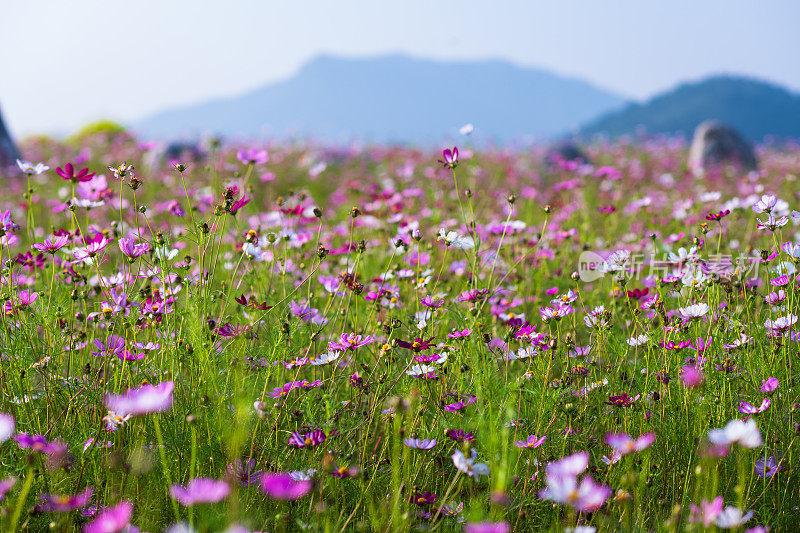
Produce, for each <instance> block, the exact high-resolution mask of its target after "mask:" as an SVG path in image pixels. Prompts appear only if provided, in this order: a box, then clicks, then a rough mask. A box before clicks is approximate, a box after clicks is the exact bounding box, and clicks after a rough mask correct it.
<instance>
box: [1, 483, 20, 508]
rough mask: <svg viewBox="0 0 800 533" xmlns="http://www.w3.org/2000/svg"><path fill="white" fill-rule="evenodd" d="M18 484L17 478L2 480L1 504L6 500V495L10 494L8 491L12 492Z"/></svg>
mask: <svg viewBox="0 0 800 533" xmlns="http://www.w3.org/2000/svg"><path fill="white" fill-rule="evenodd" d="M16 482H17V478H15V477H9V478H6V479H0V502H2V501H3V500H5V499H6V494H8V491H10V490H11V488H12V487H13V486H14V484H15V483H16Z"/></svg>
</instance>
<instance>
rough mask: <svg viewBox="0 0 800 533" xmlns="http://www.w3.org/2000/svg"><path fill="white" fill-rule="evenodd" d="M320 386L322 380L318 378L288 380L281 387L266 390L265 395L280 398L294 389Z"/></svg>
mask: <svg viewBox="0 0 800 533" xmlns="http://www.w3.org/2000/svg"><path fill="white" fill-rule="evenodd" d="M321 386H322V380H319V379H318V380H316V381H308V380H307V379H305V380H303V381H290V382H288V383H285V384H284V385H283V386H282V387H275V388H274V389H272V391H271V392H268V393H267V395H269V396H270V397H272V398H281V397H282V396H286V395H287V394H289V393H290V392H291V391H293V390H294V389H309V388H314V387H321Z"/></svg>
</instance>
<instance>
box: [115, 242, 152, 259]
mask: <svg viewBox="0 0 800 533" xmlns="http://www.w3.org/2000/svg"><path fill="white" fill-rule="evenodd" d="M117 245H118V246H119V249H120V251H121V252H122V253H123V255H125V257H128V258H129V259H136V258H137V257H141V256H142V255H144V254H146V253H147V252H149V251H150V245H149V244H148V243H146V242H143V243H139V244H137V243H136V241H135V240H134V239H132V238H130V237H122V238H121V239H120V240H119V241H117Z"/></svg>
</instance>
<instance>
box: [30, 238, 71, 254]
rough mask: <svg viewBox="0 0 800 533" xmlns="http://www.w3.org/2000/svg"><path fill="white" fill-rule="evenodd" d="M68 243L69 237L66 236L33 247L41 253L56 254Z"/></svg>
mask: <svg viewBox="0 0 800 533" xmlns="http://www.w3.org/2000/svg"><path fill="white" fill-rule="evenodd" d="M67 243H69V237H67V236H66V235H60V236H58V237H53V238H52V239H49V238H48V239H45V240H44V242H43V243H42V244H39V243H38V242H37V243H34V245H33V247H34V248H35V249H36V250H38V251H40V252H46V253H48V254H54V253H56V252H57V251H59V250H60V249H62V248H63V247H64V246H66V245H67Z"/></svg>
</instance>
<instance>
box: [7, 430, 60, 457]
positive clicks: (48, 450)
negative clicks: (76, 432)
mask: <svg viewBox="0 0 800 533" xmlns="http://www.w3.org/2000/svg"><path fill="white" fill-rule="evenodd" d="M14 441H16V443H17V446H19V447H20V448H22V449H23V450H31V451H33V452H39V453H43V454H45V455H53V456H63V455H64V454H66V453H67V445H66V444H64V443H61V442H58V441H48V440H47V439H46V438H44V437H43V436H42V435H30V434H28V433H17V434H16V435H14Z"/></svg>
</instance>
